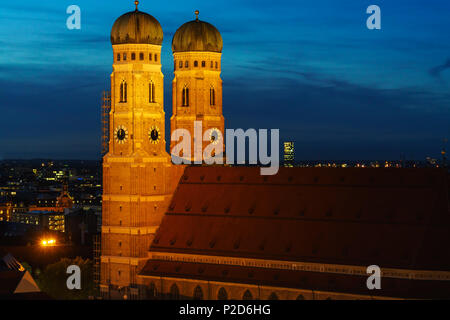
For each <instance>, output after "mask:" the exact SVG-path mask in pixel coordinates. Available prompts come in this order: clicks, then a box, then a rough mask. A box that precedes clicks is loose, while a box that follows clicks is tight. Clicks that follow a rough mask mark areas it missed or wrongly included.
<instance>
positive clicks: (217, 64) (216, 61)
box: [216, 61, 219, 69]
mask: <svg viewBox="0 0 450 320" xmlns="http://www.w3.org/2000/svg"><path fill="white" fill-rule="evenodd" d="M218 66H219V64H218V63H217V61H216V69H217V67H218Z"/></svg>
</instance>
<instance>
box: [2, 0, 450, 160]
mask: <svg viewBox="0 0 450 320" xmlns="http://www.w3.org/2000/svg"><path fill="white" fill-rule="evenodd" d="M140 2H141V4H140V5H139V9H140V10H141V11H144V12H147V13H149V14H151V15H153V16H154V17H155V18H157V19H158V20H159V22H160V23H161V25H162V28H163V31H164V42H163V47H162V57H161V58H162V63H163V67H162V70H163V73H164V76H165V106H164V109H165V112H166V123H167V124H168V125H167V130H169V123H170V122H169V119H170V116H171V110H172V98H171V90H172V88H171V81H172V79H173V56H172V52H171V41H172V37H173V34H174V33H175V31H176V30H177V28H178V27H179V26H181V25H182V24H183V23H185V22H187V21H190V20H193V19H194V18H195V16H194V11H195V10H196V9H198V10H200V20H204V21H207V22H209V23H212V24H213V25H215V26H216V27H217V28H218V29H219V31H220V32H221V34H222V37H223V41H224V49H223V55H222V79H223V86H224V87H223V90H224V93H223V110H224V116H225V126H226V128H233V129H237V128H242V129H247V128H255V129H280V138H281V142H282V141H286V140H287V141H295V153H296V159H298V160H324V159H327V160H371V159H392V160H394V159H400V158H405V159H410V160H423V159H425V157H427V156H431V157H434V158H439V156H440V150H441V148H442V147H443V139H444V138H446V137H447V138H450V89H449V85H450V19H448V17H449V11H450V2H449V1H443V0H442V1H441V0H429V1H425V0H422V1H418V0H408V1H407V0H395V1H392V0H388V1H386V0H376V1H375V0H370V1H366V0H339V1H336V0H315V1H304V0H292V1H290V0H279V1H268V0H258V1H256V0H239V1H238V0H214V1H204V0H202V1H200V0H198V1H180V0H172V1H155V0H153V1H150V0H141V1H140ZM133 3H134V1H131V0H114V1H111V0H96V1H91V0H70V1H63V0H47V1H40V2H38V1H32V0H21V1H14V2H13V1H2V2H1V4H0V98H1V99H0V122H1V126H0V159H19V158H20V159H28V158H52V159H99V158H100V157H101V155H100V152H101V126H100V125H101V108H100V106H101V93H102V91H103V90H109V89H110V81H109V77H110V74H111V72H112V58H113V57H112V48H111V44H110V30H111V27H112V25H113V23H114V20H115V19H116V18H118V17H119V16H120V15H122V14H123V13H125V12H128V11H132V10H134V4H133ZM73 4H75V5H78V6H79V7H80V9H81V30H69V29H67V27H66V20H67V18H68V17H69V14H67V13H66V9H67V7H68V6H69V5H73ZM373 4H375V5H378V6H379V7H380V9H381V30H369V29H368V28H367V26H366V20H367V18H368V17H369V14H367V13H366V9H367V7H368V6H369V5H373ZM168 136H169V135H168V134H167V133H166V137H168Z"/></svg>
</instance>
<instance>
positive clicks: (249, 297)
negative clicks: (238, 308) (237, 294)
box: [242, 290, 253, 300]
mask: <svg viewBox="0 0 450 320" xmlns="http://www.w3.org/2000/svg"><path fill="white" fill-rule="evenodd" d="M242 300H253V296H252V293H251V292H250V291H249V290H246V291H245V292H244V295H243V296H242Z"/></svg>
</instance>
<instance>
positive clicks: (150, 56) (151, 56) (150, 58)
mask: <svg viewBox="0 0 450 320" xmlns="http://www.w3.org/2000/svg"><path fill="white" fill-rule="evenodd" d="M152 58H153V54H151V53H150V54H149V55H148V60H150V61H152Z"/></svg>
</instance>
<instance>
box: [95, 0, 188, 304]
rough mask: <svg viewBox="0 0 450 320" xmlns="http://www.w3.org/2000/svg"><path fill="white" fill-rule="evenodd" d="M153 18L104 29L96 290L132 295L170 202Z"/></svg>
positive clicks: (171, 178)
mask: <svg viewBox="0 0 450 320" xmlns="http://www.w3.org/2000/svg"><path fill="white" fill-rule="evenodd" d="M162 40H163V33H162V29H161V26H160V24H159V22H158V21H157V20H156V19H155V18H154V17H152V16H151V15H149V14H146V13H143V12H140V11H138V9H137V5H136V10H135V11H132V12H129V13H126V14H124V15H122V16H121V17H120V18H118V19H117V20H116V22H115V23H114V25H113V28H112V31H111V43H112V46H113V55H114V64H113V72H112V74H111V111H110V115H109V116H110V137H111V139H110V141H109V152H108V153H107V154H106V155H105V156H104V158H103V201H102V236H101V240H102V256H101V286H100V289H101V291H102V293H103V294H104V295H105V296H107V297H111V298H123V297H124V296H125V297H128V296H130V297H133V296H135V295H136V294H137V293H136V292H137V291H136V288H137V278H136V276H137V273H138V271H139V269H140V268H142V266H143V264H144V263H145V260H146V256H147V251H148V247H149V245H150V243H151V241H152V240H153V237H154V234H155V232H156V229H157V228H158V226H159V223H160V221H161V219H162V216H163V215H164V212H165V210H166V208H167V206H168V204H169V202H170V199H171V197H172V194H173V191H174V189H175V187H176V182H177V181H178V179H179V174H180V173H178V172H181V170H182V168H181V167H173V166H172V164H171V159H170V156H169V154H168V153H167V152H166V150H165V123H164V100H163V98H164V94H163V87H164V85H163V74H162V72H161V44H162Z"/></svg>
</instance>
